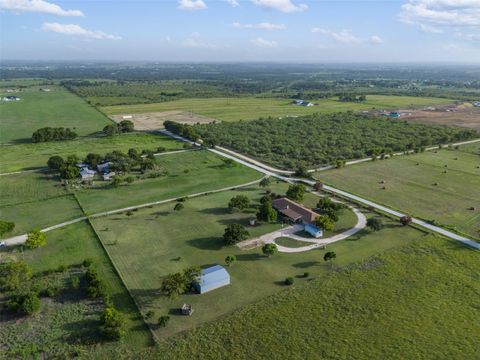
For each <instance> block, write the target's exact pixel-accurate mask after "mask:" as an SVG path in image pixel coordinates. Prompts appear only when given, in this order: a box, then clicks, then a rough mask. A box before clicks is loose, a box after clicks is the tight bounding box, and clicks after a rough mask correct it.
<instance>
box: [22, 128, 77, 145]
mask: <svg viewBox="0 0 480 360" xmlns="http://www.w3.org/2000/svg"><path fill="white" fill-rule="evenodd" d="M77 136H78V135H77V133H75V132H74V131H72V130H70V129H69V128H63V127H57V128H52V127H49V126H47V127H44V128H41V129H38V130H36V131H35V132H34V133H33V134H32V142H33V143H39V142H47V141H62V140H73V139H75V138H76V137H77Z"/></svg>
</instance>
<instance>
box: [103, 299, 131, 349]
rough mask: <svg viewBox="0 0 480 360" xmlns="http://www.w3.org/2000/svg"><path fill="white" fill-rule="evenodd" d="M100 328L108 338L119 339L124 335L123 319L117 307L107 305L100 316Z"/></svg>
mask: <svg viewBox="0 0 480 360" xmlns="http://www.w3.org/2000/svg"><path fill="white" fill-rule="evenodd" d="M100 323H101V325H100V329H101V332H102V334H103V336H105V338H106V339H108V340H115V341H118V340H120V339H121V338H122V337H123V336H124V335H125V320H124V319H123V317H122V316H121V315H120V313H119V312H118V310H117V309H115V308H114V307H113V306H112V305H109V306H107V307H106V308H105V310H103V313H102V315H101V316H100Z"/></svg>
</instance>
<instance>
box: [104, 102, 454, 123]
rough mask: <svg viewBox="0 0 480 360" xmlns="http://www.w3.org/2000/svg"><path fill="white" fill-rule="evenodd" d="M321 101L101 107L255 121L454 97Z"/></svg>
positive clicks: (108, 110) (109, 110)
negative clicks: (177, 112)
mask: <svg viewBox="0 0 480 360" xmlns="http://www.w3.org/2000/svg"><path fill="white" fill-rule="evenodd" d="M308 100H310V101H313V102H314V103H316V104H318V105H316V106H311V107H306V106H295V105H292V99H274V98H255V97H239V98H221V97H220V98H208V99H199V98H196V99H195V98H192V99H181V100H176V101H168V102H162V103H156V104H141V105H126V106H123V105H119V106H107V107H102V108H101V109H102V111H103V112H105V113H106V114H108V115H118V114H123V115H127V114H132V113H146V112H160V111H173V110H181V111H186V112H193V113H196V114H200V115H203V116H207V117H209V118H213V119H217V120H220V121H227V122H231V121H238V120H254V119H258V118H260V117H269V116H271V117H274V118H278V117H286V116H301V115H308V114H314V113H333V112H339V111H348V110H372V109H378V110H379V109H389V108H398V107H401V108H405V107H407V108H408V107H409V106H426V105H436V104H438V105H439V104H449V103H451V102H452V100H449V99H439V98H422V97H409V96H382V95H368V96H367V100H366V101H365V102H362V103H348V102H341V101H338V99H336V98H335V99H314V100H311V99H308Z"/></svg>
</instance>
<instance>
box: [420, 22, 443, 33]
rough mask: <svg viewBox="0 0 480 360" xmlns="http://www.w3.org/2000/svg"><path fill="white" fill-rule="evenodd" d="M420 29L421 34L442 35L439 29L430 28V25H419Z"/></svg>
mask: <svg viewBox="0 0 480 360" xmlns="http://www.w3.org/2000/svg"><path fill="white" fill-rule="evenodd" d="M420 29H421V30H422V31H423V32H426V33H431V34H441V33H443V30H442V29H440V28H438V27H436V26H431V25H426V24H420Z"/></svg>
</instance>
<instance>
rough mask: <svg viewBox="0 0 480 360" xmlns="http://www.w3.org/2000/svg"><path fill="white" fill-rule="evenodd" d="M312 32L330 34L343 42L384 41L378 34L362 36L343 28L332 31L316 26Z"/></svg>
mask: <svg viewBox="0 0 480 360" xmlns="http://www.w3.org/2000/svg"><path fill="white" fill-rule="evenodd" d="M311 32H312V33H319V34H323V35H328V36H330V37H331V38H332V39H333V40H335V41H336V42H339V43H342V44H363V43H371V44H382V43H383V39H382V38H381V37H380V36H378V35H372V36H370V37H369V38H362V37H358V36H356V35H354V34H352V31H351V30H349V29H343V30H341V31H331V30H326V29H322V28H318V27H314V28H312V29H311Z"/></svg>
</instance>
